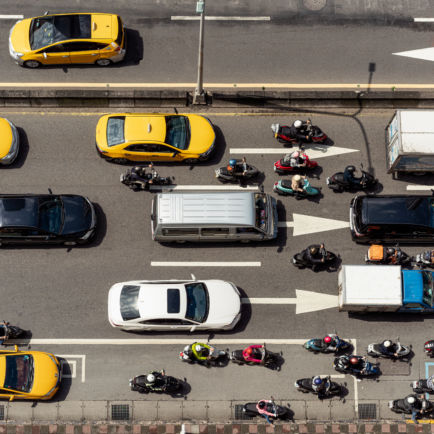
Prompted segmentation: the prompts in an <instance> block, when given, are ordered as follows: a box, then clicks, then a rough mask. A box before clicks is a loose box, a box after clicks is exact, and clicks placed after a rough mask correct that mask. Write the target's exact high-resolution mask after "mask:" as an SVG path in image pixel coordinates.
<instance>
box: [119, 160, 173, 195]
mask: <svg viewBox="0 0 434 434" xmlns="http://www.w3.org/2000/svg"><path fill="white" fill-rule="evenodd" d="M146 169H147V167H146V166H135V167H133V168H131V169H128V170H127V172H126V173H122V174H121V176H120V181H121V183H122V184H124V185H126V186H128V187H130V188H131V190H134V191H138V190H149V186H150V185H170V184H172V182H173V180H174V179H175V178H173V177H170V176H156V177H155V176H154V177H153V175H152V173H150V172H146ZM150 181H152V182H150Z"/></svg>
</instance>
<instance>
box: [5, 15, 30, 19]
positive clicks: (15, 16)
mask: <svg viewBox="0 0 434 434" xmlns="http://www.w3.org/2000/svg"><path fill="white" fill-rule="evenodd" d="M23 18H24V15H0V19H2V20H20V19H23Z"/></svg>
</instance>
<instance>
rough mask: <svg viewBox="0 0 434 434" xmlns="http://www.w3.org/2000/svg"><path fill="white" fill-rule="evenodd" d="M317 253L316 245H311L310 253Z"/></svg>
mask: <svg viewBox="0 0 434 434" xmlns="http://www.w3.org/2000/svg"><path fill="white" fill-rule="evenodd" d="M317 253H318V247H311V248H310V254H311V255H316V254H317Z"/></svg>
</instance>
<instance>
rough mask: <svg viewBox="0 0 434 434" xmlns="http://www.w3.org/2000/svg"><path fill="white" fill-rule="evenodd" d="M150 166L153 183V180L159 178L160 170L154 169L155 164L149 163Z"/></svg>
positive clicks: (150, 180)
mask: <svg viewBox="0 0 434 434" xmlns="http://www.w3.org/2000/svg"><path fill="white" fill-rule="evenodd" d="M148 167H149V171H150V179H149V184H152V183H153V181H154V180H155V179H156V178H158V172H157V171H156V170H155V169H154V165H153V164H152V163H149V165H148Z"/></svg>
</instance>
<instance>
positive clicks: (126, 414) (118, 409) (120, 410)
mask: <svg viewBox="0 0 434 434" xmlns="http://www.w3.org/2000/svg"><path fill="white" fill-rule="evenodd" d="M112 420H130V406H129V405H124V404H113V405H112Z"/></svg>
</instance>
